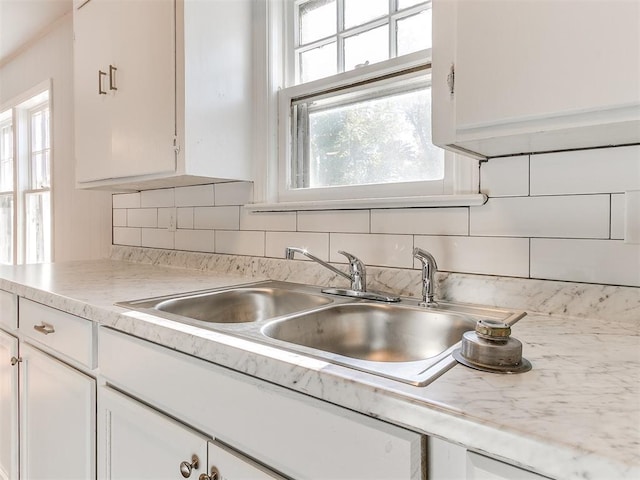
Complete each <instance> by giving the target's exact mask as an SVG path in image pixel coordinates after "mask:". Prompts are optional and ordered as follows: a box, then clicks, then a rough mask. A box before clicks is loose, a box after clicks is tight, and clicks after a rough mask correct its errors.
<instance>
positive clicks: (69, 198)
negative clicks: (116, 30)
mask: <svg viewBox="0 0 640 480" xmlns="http://www.w3.org/2000/svg"><path fill="white" fill-rule="evenodd" d="M49 78H51V79H52V89H53V92H52V93H53V95H52V101H51V105H52V112H53V123H52V129H53V132H52V133H53V137H52V140H53V142H52V144H53V159H52V169H53V172H52V173H53V180H52V183H53V185H52V188H53V208H54V250H53V252H54V260H55V261H63V260H79V259H89V258H101V257H105V256H107V254H108V251H109V246H110V244H111V231H110V230H111V215H110V213H111V212H110V205H111V198H110V195H109V194H108V193H106V192H87V191H81V190H76V189H75V173H74V172H75V160H74V153H73V22H72V15H71V13H69V14H68V15H66V16H65V17H63V18H62V19H61V20H59V21H58V22H56V23H54V24H53V25H52V27H51V30H50V31H49V33H48V34H46V35H45V36H44V37H42V38H40V39H38V40H37V41H36V42H35V43H33V44H32V45H30V46H29V47H28V48H27V49H25V50H24V51H23V52H22V53H21V54H20V55H18V56H17V57H15V58H13V59H12V60H11V61H10V62H9V63H7V64H5V65H3V66H2V68H0V104H4V103H5V102H8V101H10V100H11V99H12V98H14V97H16V96H18V95H20V94H22V93H23V92H25V91H26V90H28V89H29V88H31V87H34V86H35V85H38V84H39V83H41V82H43V81H45V80H47V79H49Z"/></svg>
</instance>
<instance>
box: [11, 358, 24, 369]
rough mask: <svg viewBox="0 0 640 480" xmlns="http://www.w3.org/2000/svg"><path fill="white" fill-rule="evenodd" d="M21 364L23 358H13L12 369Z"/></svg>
mask: <svg viewBox="0 0 640 480" xmlns="http://www.w3.org/2000/svg"><path fill="white" fill-rule="evenodd" d="M20 362H22V357H11V366H12V367H15V366H16V365H17V364H18V363H20Z"/></svg>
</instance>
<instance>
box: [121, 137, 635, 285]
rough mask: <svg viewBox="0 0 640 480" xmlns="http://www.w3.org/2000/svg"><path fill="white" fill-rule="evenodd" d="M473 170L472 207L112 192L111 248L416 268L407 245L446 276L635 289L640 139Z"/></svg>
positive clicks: (249, 191)
mask: <svg viewBox="0 0 640 480" xmlns="http://www.w3.org/2000/svg"><path fill="white" fill-rule="evenodd" d="M475 172H476V173H477V172H478V169H477V166H476V169H475ZM479 173H480V190H481V191H482V192H483V193H485V194H487V195H488V196H489V201H488V202H487V204H486V205H483V206H477V207H449V208H402V209H397V208H391V209H384V208H377V209H373V210H369V209H366V208H365V209H352V210H324V211H298V212H296V211H286V212H260V213H251V212H249V211H247V210H245V208H244V207H242V205H245V204H247V203H249V202H251V200H252V197H253V184H252V183H250V182H229V183H218V184H215V185H214V184H209V185H196V186H189V187H176V188H170V189H156V190H149V191H143V192H137V193H126V194H114V195H113V196H112V199H113V200H112V207H113V210H112V219H113V243H114V244H116V245H128V246H147V247H155V248H167V249H173V248H175V249H178V250H187V251H198V252H217V253H223V254H233V255H253V256H268V257H274V258H283V257H284V247H286V246H290V245H291V246H300V247H306V248H307V249H309V251H311V252H312V253H313V254H314V255H317V256H318V257H320V258H323V259H325V260H330V261H332V262H338V263H342V264H344V263H345V261H346V260H345V258H344V257H343V256H342V255H339V254H338V253H337V251H338V250H345V251H348V252H350V253H353V254H354V255H356V256H358V257H359V258H361V259H362V260H363V261H364V262H365V263H366V264H367V265H379V266H389V267H396V268H419V262H414V259H413V257H412V250H413V246H414V244H415V245H416V246H419V247H422V248H425V249H426V250H428V251H431V252H432V253H433V254H434V256H435V257H436V260H437V261H438V266H439V267H440V269H441V270H444V271H454V272H463V273H464V272H466V273H475V274H486V275H504V276H515V277H528V276H530V277H534V278H543V279H552V280H568V281H577V282H593V283H605V284H606V283H609V284H615V285H618V284H620V285H634V286H640V279H639V278H638V277H639V276H640V273H638V272H639V271H640V250H639V249H640V146H638V145H635V146H628V147H616V148H602V149H593V150H584V151H572V152H560V153H549V154H539V155H532V156H528V155H520V156H515V157H508V158H492V159H490V160H489V161H488V162H486V163H482V164H481V167H480V170H479ZM631 191H635V193H632V192H631ZM624 192H627V193H624ZM172 216H175V221H176V226H177V230H176V231H170V230H169V226H170V225H171V222H170V219H171V218H172ZM630 242H631V243H630ZM633 242H637V243H638V244H633ZM296 258H298V257H297V256H296ZM300 259H303V258H302V257H301V258H300Z"/></svg>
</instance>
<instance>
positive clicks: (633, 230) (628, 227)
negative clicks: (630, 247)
mask: <svg viewBox="0 0 640 480" xmlns="http://www.w3.org/2000/svg"><path fill="white" fill-rule="evenodd" d="M624 216H625V218H624V241H625V243H633V244H640V190H633V191H630V192H626V193H625V202H624Z"/></svg>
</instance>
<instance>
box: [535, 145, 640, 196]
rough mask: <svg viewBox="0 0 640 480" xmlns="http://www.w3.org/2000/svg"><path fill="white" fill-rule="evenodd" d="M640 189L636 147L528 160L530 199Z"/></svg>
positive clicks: (639, 149) (639, 153)
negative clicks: (531, 197) (540, 196)
mask: <svg viewBox="0 0 640 480" xmlns="http://www.w3.org/2000/svg"><path fill="white" fill-rule="evenodd" d="M635 189H640V145H632V146H627V147H613V148H601V149H592V150H577V151H572V152H558V153H547V154H543V155H532V156H531V195H557V194H575V193H622V192H624V191H627V190H635Z"/></svg>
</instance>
